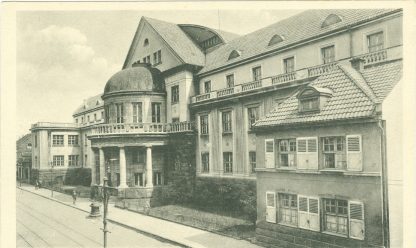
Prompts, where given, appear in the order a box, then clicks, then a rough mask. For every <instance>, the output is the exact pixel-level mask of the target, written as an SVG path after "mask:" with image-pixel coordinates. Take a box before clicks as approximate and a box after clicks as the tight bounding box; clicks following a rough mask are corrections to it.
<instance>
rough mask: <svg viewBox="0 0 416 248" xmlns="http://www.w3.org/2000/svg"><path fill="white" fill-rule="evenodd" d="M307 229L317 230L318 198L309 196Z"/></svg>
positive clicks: (318, 226) (318, 228)
mask: <svg viewBox="0 0 416 248" xmlns="http://www.w3.org/2000/svg"><path fill="white" fill-rule="evenodd" d="M308 202H309V229H310V230H312V231H319V230H320V225H319V198H316V197H309V201H308Z"/></svg>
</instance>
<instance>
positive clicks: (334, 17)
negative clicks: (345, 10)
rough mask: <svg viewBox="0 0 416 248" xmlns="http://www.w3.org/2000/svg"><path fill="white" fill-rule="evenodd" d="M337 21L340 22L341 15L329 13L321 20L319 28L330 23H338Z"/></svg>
mask: <svg viewBox="0 0 416 248" xmlns="http://www.w3.org/2000/svg"><path fill="white" fill-rule="evenodd" d="M338 22H342V19H341V17H340V16H339V15H336V14H330V15H329V16H327V17H326V18H325V20H324V21H323V22H322V25H321V28H325V27H328V26H331V25H332V24H335V23H338Z"/></svg>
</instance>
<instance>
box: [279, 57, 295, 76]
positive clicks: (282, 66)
mask: <svg viewBox="0 0 416 248" xmlns="http://www.w3.org/2000/svg"><path fill="white" fill-rule="evenodd" d="M290 58H293V72H295V71H296V55H295V54H290V55H286V56H284V57H282V64H281V68H282V74H286V72H285V60H286V59H290ZM293 72H288V73H293Z"/></svg>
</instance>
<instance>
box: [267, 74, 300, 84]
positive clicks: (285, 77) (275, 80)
mask: <svg viewBox="0 0 416 248" xmlns="http://www.w3.org/2000/svg"><path fill="white" fill-rule="evenodd" d="M295 80H296V72H289V73H285V74H280V75H277V76H275V77H272V84H282V83H287V82H291V81H295Z"/></svg>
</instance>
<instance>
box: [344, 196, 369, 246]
mask: <svg viewBox="0 0 416 248" xmlns="http://www.w3.org/2000/svg"><path fill="white" fill-rule="evenodd" d="M348 214H349V217H350V218H349V220H350V238H353V239H359V240H364V234H365V224H364V204H363V203H362V202H358V201H349V202H348Z"/></svg>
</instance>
